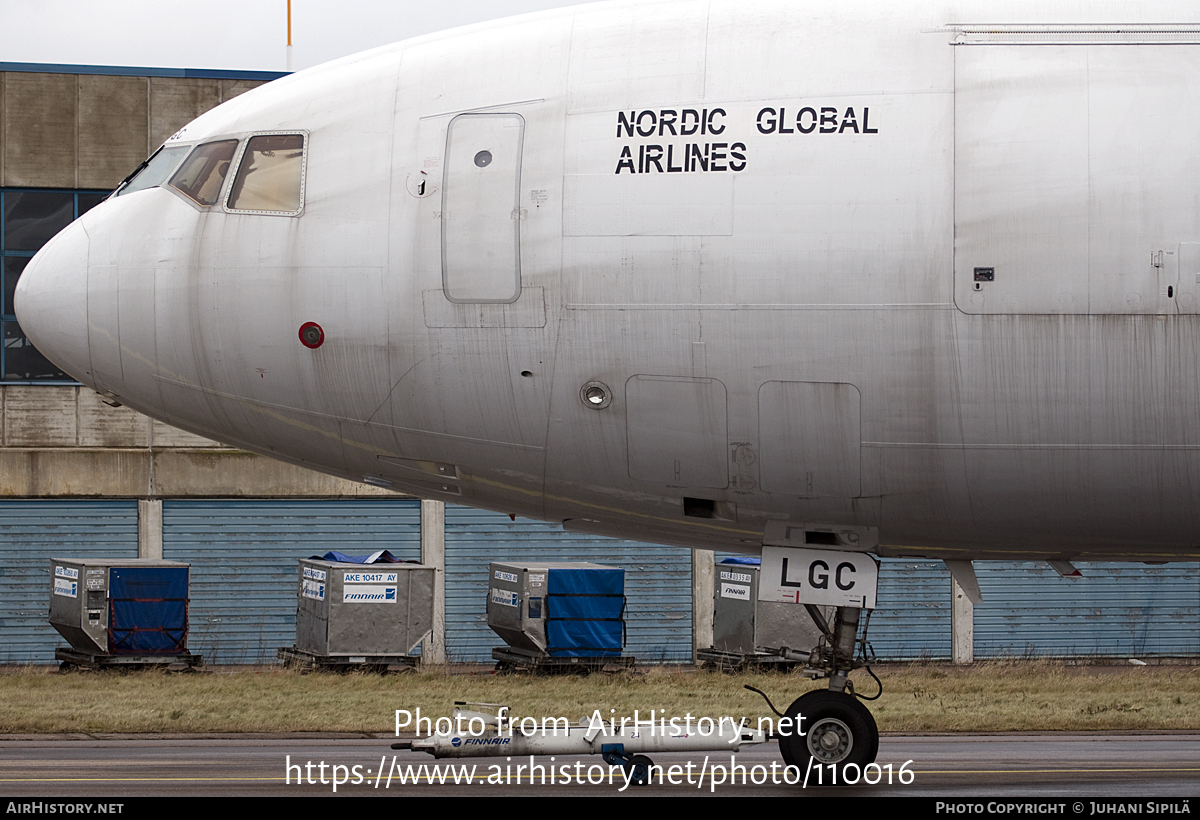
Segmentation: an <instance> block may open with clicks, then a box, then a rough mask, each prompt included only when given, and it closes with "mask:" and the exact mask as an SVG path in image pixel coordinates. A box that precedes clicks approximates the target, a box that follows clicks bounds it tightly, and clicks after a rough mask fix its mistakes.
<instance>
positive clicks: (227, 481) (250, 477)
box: [154, 450, 397, 498]
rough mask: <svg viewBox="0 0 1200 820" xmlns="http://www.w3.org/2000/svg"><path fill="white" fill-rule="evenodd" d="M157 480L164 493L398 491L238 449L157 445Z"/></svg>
mask: <svg viewBox="0 0 1200 820" xmlns="http://www.w3.org/2000/svg"><path fill="white" fill-rule="evenodd" d="M154 484H155V494H157V495H161V496H218V497H220V496H225V497H232V498H271V497H275V498H286V497H290V496H322V497H346V498H358V497H366V496H378V497H382V498H396V497H397V494H396V493H394V492H390V491H388V490H384V489H381V488H379V487H372V486H370V485H368V484H358V483H356V482H353V481H347V480H346V479H342V478H335V477H333V476H329V475H325V474H324V473H316V472H313V471H312V470H306V469H304V468H302V467H294V466H292V465H290V464H284V463H283V462H280V461H275V460H274V459H270V458H266V457H264V456H257V455H254V454H252V453H246V452H242V451H240V450H220V451H202V450H201V451H197V450H164V451H155V453H154Z"/></svg>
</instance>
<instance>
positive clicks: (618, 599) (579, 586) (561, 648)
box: [546, 567, 625, 658]
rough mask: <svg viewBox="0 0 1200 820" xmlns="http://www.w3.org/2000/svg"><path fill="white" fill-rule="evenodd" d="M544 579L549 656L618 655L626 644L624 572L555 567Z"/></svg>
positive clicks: (614, 569) (619, 570)
mask: <svg viewBox="0 0 1200 820" xmlns="http://www.w3.org/2000/svg"><path fill="white" fill-rule="evenodd" d="M548 574H549V577H548V578H547V580H546V589H547V594H546V642H547V644H548V647H547V651H548V652H549V653H550V655H551V657H558V658H579V657H597V656H599V657H617V656H619V655H620V654H621V650H622V649H624V647H625V623H624V615H625V571H624V570H622V569H616V568H613V569H597V568H594V567H592V568H587V569H583V568H580V569H565V568H561V567H554V568H552V569H551V570H550V571H549V573H548Z"/></svg>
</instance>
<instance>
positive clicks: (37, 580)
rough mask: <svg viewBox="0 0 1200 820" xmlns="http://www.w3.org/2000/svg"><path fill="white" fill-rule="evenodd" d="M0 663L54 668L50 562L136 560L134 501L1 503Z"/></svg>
mask: <svg viewBox="0 0 1200 820" xmlns="http://www.w3.org/2000/svg"><path fill="white" fill-rule="evenodd" d="M0 544H2V545H3V548H2V549H0V663H39V664H42V663H54V662H55V660H54V649H55V647H58V646H67V645H68V644H67V641H66V639H64V638H63V637H62V636H60V635H59V634H58V632H56V631H55V630H54V627H52V626H50V622H49V620H48V615H47V613H48V612H49V609H50V603H49V601H50V568H49V567H50V559H51V558H96V557H105V558H137V501H79V500H72V501H40V500H14V501H3V502H0Z"/></svg>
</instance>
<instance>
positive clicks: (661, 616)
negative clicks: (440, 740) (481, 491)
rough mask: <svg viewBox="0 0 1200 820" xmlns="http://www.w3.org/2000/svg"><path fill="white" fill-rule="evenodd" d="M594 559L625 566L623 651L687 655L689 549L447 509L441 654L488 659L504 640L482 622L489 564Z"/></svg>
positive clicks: (651, 656)
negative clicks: (624, 640) (580, 532)
mask: <svg viewBox="0 0 1200 820" xmlns="http://www.w3.org/2000/svg"><path fill="white" fill-rule="evenodd" d="M529 560H532V561H593V562H595V563H597V564H606V565H608V566H615V567H623V568H624V569H625V597H626V598H627V599H628V606H627V608H626V610H625V624H626V627H627V632H626V634H627V640H626V644H625V654H626V655H633V656H634V657H636V658H638V660H639V661H645V662H647V663H659V662H663V661H666V662H680V661H683V662H687V661H690V660H691V658H692V553H691V550H688V549H683V548H680V547H663V546H658V545H656V544H644V543H641V542H638V541H617V540H614V539H611V538H603V537H600V536H592V535H581V534H579V533H571V532H565V531H564V530H563V528H562V527H561V526H558V525H556V524H546V523H543V522H540V521H531V520H528V519H525V518H518V519H517V520H516V521H512V520H510V519H509V517H508V516H507V515H503V514H500V513H492V512H485V511H483V510H473V509H470V508H469V507H459V506H454V505H447V506H446V653H447V657H448V660H450V661H451V662H462V661H482V662H490V661H491V659H492V647H495V646H503V645H504V642H503V641H502V640H500V638H499V637H498V636H497V635H496V634H495V633H494V632H492V630H490V629H489V628H488V626H487V612H486V607H487V590H488V574H487V569H488V564H489V563H490V562H491V561H529Z"/></svg>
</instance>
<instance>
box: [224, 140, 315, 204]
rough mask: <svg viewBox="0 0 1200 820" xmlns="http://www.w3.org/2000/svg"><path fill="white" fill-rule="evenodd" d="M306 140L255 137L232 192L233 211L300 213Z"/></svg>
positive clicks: (230, 191) (245, 154) (247, 149)
mask: <svg viewBox="0 0 1200 820" xmlns="http://www.w3.org/2000/svg"><path fill="white" fill-rule="evenodd" d="M303 192H304V136H303V135H302V134H272V135H268V136H259V137H251V138H250V141H249V142H248V143H247V145H246V151H245V153H243V154H242V161H241V164H240V165H239V166H238V172H237V177H236V178H235V179H234V180H233V186H232V187H231V188H230V189H229V201H228V203H227V205H228V207H229V208H230V209H231V210H235V211H271V212H275V213H297V212H299V210H300V206H301V204H302V203H303Z"/></svg>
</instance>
